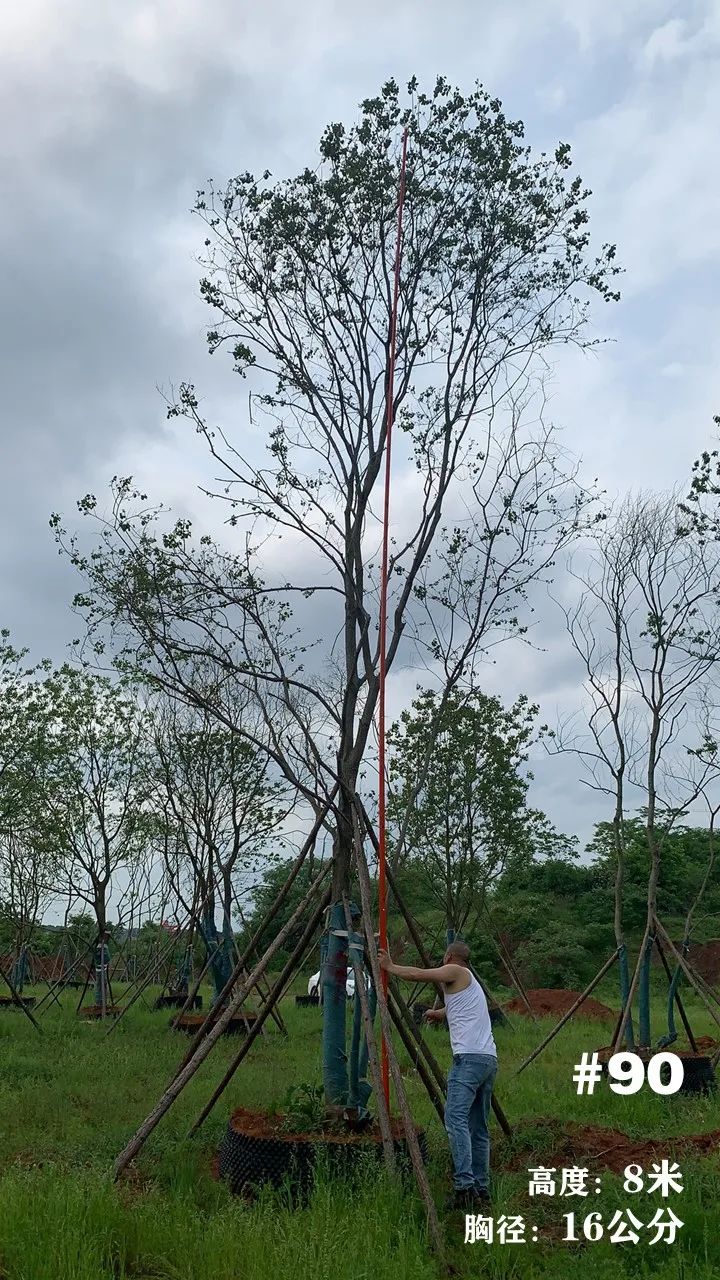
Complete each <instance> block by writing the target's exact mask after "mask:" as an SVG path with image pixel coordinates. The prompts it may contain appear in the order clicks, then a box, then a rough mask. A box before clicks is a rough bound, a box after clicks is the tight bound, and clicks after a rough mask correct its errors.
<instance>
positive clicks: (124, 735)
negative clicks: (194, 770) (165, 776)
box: [42, 666, 149, 934]
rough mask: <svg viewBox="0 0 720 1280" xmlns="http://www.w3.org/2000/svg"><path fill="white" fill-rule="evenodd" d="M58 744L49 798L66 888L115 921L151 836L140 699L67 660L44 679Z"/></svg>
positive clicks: (47, 772) (100, 922)
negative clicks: (118, 898) (111, 913)
mask: <svg viewBox="0 0 720 1280" xmlns="http://www.w3.org/2000/svg"><path fill="white" fill-rule="evenodd" d="M44 697H45V699H46V705H47V708H48V720H49V722H50V742H51V749H50V750H49V752H48V758H47V761H46V763H45V766H44V770H43V775H42V800H43V804H44V806H45V810H46V814H47V818H48V821H49V823H50V825H51V828H52V831H53V833H54V838H55V842H56V843H55V849H56V852H57V855H58V862H61V864H62V877H63V880H64V882H65V883H64V888H65V891H66V892H67V893H69V894H70V895H71V896H72V897H73V898H74V899H76V900H77V901H78V902H80V903H83V904H85V905H86V906H87V907H88V908H89V909H90V910H91V911H92V914H93V916H94V918H95V923H96V927H97V933H98V934H102V933H103V932H104V931H105V929H106V928H107V926H108V906H109V898H110V893H111V887H112V886H113V884H114V885H115V888H116V889H118V891H122V888H123V886H122V885H120V884H119V879H120V873H121V872H126V874H127V877H128V878H129V876H130V874H131V871H132V869H133V867H134V866H135V865H136V864H137V863H138V862H139V861H141V860H142V859H143V858H144V855H145V853H146V850H147V845H148V840H149V811H148V798H149V771H148V754H147V739H146V735H145V729H144V724H143V716H142V712H141V708H140V705H139V703H138V701H137V699H136V698H135V697H133V696H132V694H131V693H130V692H129V691H128V690H126V689H125V688H123V687H122V686H120V685H118V684H117V682H113V681H111V680H109V679H107V678H105V677H100V676H94V675H89V674H87V673H85V672H81V671H77V670H75V669H73V668H71V667H67V666H65V667H61V668H60V669H59V670H58V671H56V672H53V673H51V674H50V675H49V676H47V678H46V679H45V681H44Z"/></svg>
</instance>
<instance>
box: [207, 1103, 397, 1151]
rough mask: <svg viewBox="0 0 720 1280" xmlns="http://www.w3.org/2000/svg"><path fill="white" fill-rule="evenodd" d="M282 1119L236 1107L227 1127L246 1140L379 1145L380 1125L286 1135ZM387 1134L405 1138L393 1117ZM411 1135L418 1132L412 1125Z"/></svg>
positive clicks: (341, 1125) (334, 1124)
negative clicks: (412, 1132)
mask: <svg viewBox="0 0 720 1280" xmlns="http://www.w3.org/2000/svg"><path fill="white" fill-rule="evenodd" d="M284 1121H285V1117H284V1116H283V1115H281V1114H280V1113H277V1114H275V1115H268V1114H267V1113H265V1112H258V1111H247V1110H246V1109H245V1107H237V1108H236V1109H235V1111H233V1113H232V1115H231V1117H230V1127H231V1129H234V1130H235V1132H236V1133H241V1134H243V1135H244V1136H245V1137H248V1138H273V1139H274V1140H275V1141H276V1142H322V1143H339V1144H341V1145H343V1146H345V1145H350V1146H362V1145H363V1144H366V1143H369V1142H370V1143H373V1142H378V1143H380V1142H382V1135H381V1133H380V1126H379V1125H378V1124H376V1123H372V1124H363V1125H360V1126H358V1127H353V1124H352V1121H342V1120H332V1121H328V1127H327V1128H323V1129H317V1130H315V1131H314V1132H308V1133H287V1132H286V1131H285V1130H284V1129H283V1127H282V1126H283V1124H284ZM390 1131H391V1133H392V1136H393V1138H397V1139H398V1141H400V1140H402V1139H403V1138H404V1137H405V1130H404V1128H403V1124H402V1121H401V1120H399V1119H396V1118H395V1117H393V1118H392V1119H391V1121H390ZM415 1132H416V1133H418V1134H420V1133H422V1129H420V1128H418V1127H417V1126H416V1129H415Z"/></svg>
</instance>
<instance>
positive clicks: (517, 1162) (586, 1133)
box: [506, 1121, 720, 1173]
mask: <svg viewBox="0 0 720 1280" xmlns="http://www.w3.org/2000/svg"><path fill="white" fill-rule="evenodd" d="M548 1128H549V1130H550V1133H549V1134H548V1138H549V1141H550V1145H551V1150H550V1151H549V1152H548V1151H546V1150H544V1149H543V1151H542V1160H543V1162H544V1164H545V1166H546V1167H547V1166H548V1165H549V1164H550V1163H551V1162H552V1164H553V1165H554V1166H555V1167H556V1168H562V1167H563V1166H566V1167H567V1166H568V1165H572V1164H576V1165H577V1164H579V1165H581V1166H589V1167H590V1168H591V1169H592V1168H596V1169H609V1170H610V1171H611V1172H612V1173H622V1172H623V1170H624V1169H625V1167H626V1166H627V1165H629V1164H640V1165H647V1164H648V1163H649V1162H652V1161H653V1160H658V1159H662V1158H668V1157H672V1158H678V1157H680V1156H682V1155H692V1154H695V1155H713V1154H716V1153H718V1152H720V1129H715V1130H714V1131H713V1132H712V1133H698V1134H688V1135H682V1136H680V1137H671V1138H631V1137H628V1135H627V1134H626V1133H620V1132H619V1131H618V1130H617V1129H600V1128H596V1127H595V1126H593V1125H579V1124H567V1125H564V1126H563V1128H562V1129H560V1130H559V1131H558V1130H554V1125H553V1122H552V1121H549V1122H548ZM553 1130H554V1131H553ZM529 1156H530V1153H529V1152H528V1151H523V1152H522V1154H520V1153H517V1154H516V1155H514V1156H513V1157H512V1160H511V1161H510V1163H509V1164H508V1165H507V1166H506V1167H507V1168H509V1169H523V1170H524V1169H526V1168H527V1167H528V1159H529Z"/></svg>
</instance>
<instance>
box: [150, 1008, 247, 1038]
mask: <svg viewBox="0 0 720 1280" xmlns="http://www.w3.org/2000/svg"><path fill="white" fill-rule="evenodd" d="M219 1016H220V1014H219V1013H217V1014H213V1013H211V1014H210V1015H206V1014H204V1013H183V1014H179V1015H178V1016H177V1017H175V1018H171V1019H170V1026H171V1027H172V1028H173V1030H175V1031H187V1032H192V1033H196V1032H198V1031H200V1030H201V1029H202V1030H203V1034H204V1035H207V1033H208V1031H209V1030H210V1029H211V1027H213V1026H214V1024H215V1022H216V1020H217V1018H219ZM257 1016H258V1015H257V1014H256V1013H249V1012H248V1013H234V1014H233V1016H232V1018H231V1019H230V1021H229V1022H228V1024H227V1026H226V1027H225V1031H224V1034H225V1035H234V1034H238V1033H240V1034H242V1035H245V1034H246V1033H247V1032H248V1031H249V1030H250V1028H251V1026H252V1025H253V1023H254V1022H256V1021H257ZM206 1024H207V1025H206Z"/></svg>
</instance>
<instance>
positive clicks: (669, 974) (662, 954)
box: [655, 938, 698, 1053]
mask: <svg viewBox="0 0 720 1280" xmlns="http://www.w3.org/2000/svg"><path fill="white" fill-rule="evenodd" d="M655 946H656V947H657V949H658V955H659V956H660V959H661V960H662V965H663V969H664V970H665V973H666V974H667V979H668V982H669V983H670V985H671V986H672V980H673V975H672V970H671V969H670V965H669V964H668V962H667V957H666V955H665V952H664V951H663V949H662V946H661V945H660V939H659V938H656V939H655ZM675 1003H676V1005H677V1007H678V1013H679V1014H680V1017H681V1018H682V1023H683V1026H684V1028H685V1032H686V1035H687V1038H688V1040H689V1041H690V1048H691V1049H692V1051H693V1053H697V1052H698V1047H697V1044H696V1043H695V1037H694V1035H693V1033H692V1028H691V1026H690V1023H689V1022H688V1019H687V1014H686V1012H685V1006H684V1005H683V1002H682V1000H681V999H680V992H679V991H677V990H676V992H675Z"/></svg>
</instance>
